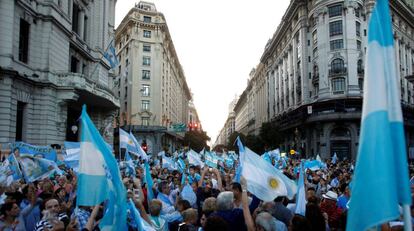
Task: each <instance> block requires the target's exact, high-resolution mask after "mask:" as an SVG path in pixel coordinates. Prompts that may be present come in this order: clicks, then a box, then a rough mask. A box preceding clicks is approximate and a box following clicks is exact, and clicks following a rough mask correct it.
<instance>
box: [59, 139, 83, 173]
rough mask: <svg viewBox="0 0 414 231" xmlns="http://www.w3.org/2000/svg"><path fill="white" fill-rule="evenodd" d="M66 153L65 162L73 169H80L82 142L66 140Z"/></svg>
mask: <svg viewBox="0 0 414 231" xmlns="http://www.w3.org/2000/svg"><path fill="white" fill-rule="evenodd" d="M64 145H65V153H66V155H65V156H64V157H63V158H64V161H63V162H64V163H65V164H66V166H68V167H69V168H72V169H73V171H75V172H78V171H79V159H80V143H79V142H68V141H65V143H64Z"/></svg>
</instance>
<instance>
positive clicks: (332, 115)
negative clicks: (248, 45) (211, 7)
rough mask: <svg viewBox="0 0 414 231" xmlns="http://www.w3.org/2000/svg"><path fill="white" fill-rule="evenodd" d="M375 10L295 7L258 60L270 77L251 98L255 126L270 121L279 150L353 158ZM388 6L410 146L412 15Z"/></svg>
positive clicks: (359, 5) (327, 4) (358, 1)
mask: <svg viewBox="0 0 414 231" xmlns="http://www.w3.org/2000/svg"><path fill="white" fill-rule="evenodd" d="M374 3H375V1H369V0H367V1H363V0H353V1H338V0H328V1H321V0H313V1H307V0H292V1H291V3H290V5H289V7H288V9H287V11H286V13H285V15H284V16H283V19H282V22H281V24H280V25H279V26H278V28H277V30H276V32H275V33H274V34H273V37H272V38H271V39H270V40H269V42H268V43H267V44H266V46H265V50H264V53H263V55H262V57H261V59H260V65H263V70H262V72H263V73H265V74H264V75H258V77H257V79H256V81H255V82H254V83H253V84H251V85H252V86H248V88H249V87H251V89H252V90H249V91H248V92H247V93H246V95H248V96H251V98H252V99H250V101H251V102H253V101H256V103H255V104H253V105H256V106H255V110H253V109H249V110H250V111H251V112H256V114H255V116H254V119H255V120H261V122H263V121H266V119H267V120H268V121H272V122H273V123H275V125H277V126H278V127H279V130H280V132H282V133H283V134H284V137H285V141H284V144H283V147H282V149H284V150H289V149H291V148H293V149H295V150H299V151H300V152H301V153H303V154H306V155H307V156H312V155H316V154H320V155H321V156H322V157H325V158H327V157H330V156H332V155H333V153H337V155H338V157H340V158H344V157H346V158H355V157H356V153H357V149H358V141H359V132H360V120H361V110H362V97H363V82H364V58H365V52H366V48H365V47H366V42H367V23H368V20H369V17H370V13H371V10H372V8H373V6H374ZM390 6H391V11H392V20H393V30H394V38H395V52H396V54H395V55H396V59H397V64H396V65H397V67H399V68H397V69H398V73H397V77H398V79H399V82H400V86H401V102H402V106H403V114H404V120H405V131H406V138H407V145H408V146H409V147H412V146H414V136H413V135H414V124H413V122H414V117H413V115H414V114H413V112H414V111H413V106H414V102H413V90H414V89H413V84H412V83H410V82H409V81H407V79H406V77H408V76H410V75H412V73H413V70H414V49H413V45H414V36H413V35H414V23H413V22H414V9H413V7H412V5H410V4H407V2H405V1H402V0H391V1H390ZM260 65H259V66H260ZM261 81H265V82H266V89H267V96H266V98H267V105H266V109H267V110H266V111H267V118H266V117H264V116H263V115H261V114H262V111H263V109H262V108H261V106H260V105H262V103H259V102H260V100H261V99H260V98H259V97H261V96H260V94H261V93H260V90H259V88H260V86H261V84H260V82H261ZM249 85H250V84H249ZM246 89H247V88H246ZM247 101H248V104H249V98H248V100H247ZM257 101H258V102H257ZM250 111H249V113H250ZM259 114H260V115H259ZM249 116H250V115H249ZM237 117H238V115H237V114H236V118H237ZM249 121H250V120H249ZM255 123H256V124H260V123H257V122H255ZM256 126H257V125H256ZM236 127H238V125H237V124H236ZM256 129H257V128H256ZM256 134H257V132H256Z"/></svg>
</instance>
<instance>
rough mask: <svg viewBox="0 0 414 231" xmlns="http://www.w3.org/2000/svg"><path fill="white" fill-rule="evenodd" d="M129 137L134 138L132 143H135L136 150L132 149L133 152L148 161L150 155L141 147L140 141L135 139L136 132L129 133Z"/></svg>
mask: <svg viewBox="0 0 414 231" xmlns="http://www.w3.org/2000/svg"><path fill="white" fill-rule="evenodd" d="M129 137H130V139H131V140H132V143H133V144H134V150H135V151H131V150H130V151H131V152H132V153H133V154H137V155H138V156H139V157H141V159H143V160H145V161H147V160H148V155H147V153H146V152H145V151H144V150H143V149H142V148H141V145H140V144H139V143H138V141H137V139H135V136H134V134H132V133H131V132H130V133H129Z"/></svg>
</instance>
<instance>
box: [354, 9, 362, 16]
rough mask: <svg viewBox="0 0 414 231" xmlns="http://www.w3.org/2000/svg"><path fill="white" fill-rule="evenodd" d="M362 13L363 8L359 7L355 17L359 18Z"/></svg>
mask: <svg viewBox="0 0 414 231" xmlns="http://www.w3.org/2000/svg"><path fill="white" fill-rule="evenodd" d="M360 11H361V8H359V7H358V8H356V9H355V17H357V18H359V15H360Z"/></svg>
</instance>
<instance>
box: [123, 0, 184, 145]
mask: <svg viewBox="0 0 414 231" xmlns="http://www.w3.org/2000/svg"><path fill="white" fill-rule="evenodd" d="M115 44H116V48H117V52H118V58H119V60H120V65H119V67H118V72H119V75H120V81H119V82H118V83H117V89H118V92H117V94H118V96H119V99H120V105H121V109H120V112H121V113H120V115H121V118H122V119H121V126H124V127H125V129H127V130H131V131H133V133H134V134H135V135H136V137H137V139H138V141H139V142H143V143H147V145H148V152H149V153H158V152H159V151H161V149H162V148H163V147H164V148H165V147H168V148H169V149H170V150H171V151H173V150H175V149H177V148H179V147H180V141H181V140H182V139H183V136H184V132H185V130H184V131H177V130H172V129H171V127H174V128H176V127H180V126H182V125H184V126H185V125H186V124H187V122H188V121H189V115H190V114H189V105H190V100H191V99H192V96H191V92H190V90H189V88H188V86H187V82H186V79H185V75H184V71H183V69H182V67H181V64H180V62H179V59H178V56H177V54H176V51H175V48H174V44H173V42H172V39H171V36H170V33H169V30H168V26H167V22H166V20H165V17H164V15H163V14H162V13H161V12H158V11H157V9H156V7H155V5H154V4H153V3H149V2H143V1H141V2H139V3H138V4H136V6H135V7H134V8H132V9H131V10H130V11H129V12H128V14H127V15H126V16H125V18H124V19H123V20H122V22H121V24H120V25H119V26H118V28H117V29H116V38H115Z"/></svg>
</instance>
